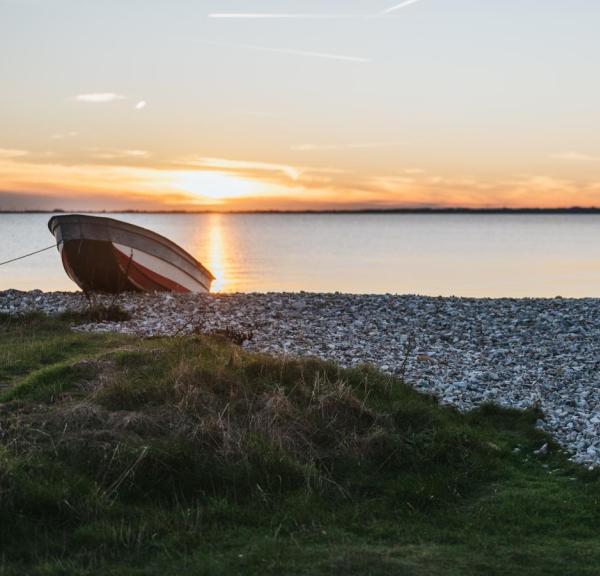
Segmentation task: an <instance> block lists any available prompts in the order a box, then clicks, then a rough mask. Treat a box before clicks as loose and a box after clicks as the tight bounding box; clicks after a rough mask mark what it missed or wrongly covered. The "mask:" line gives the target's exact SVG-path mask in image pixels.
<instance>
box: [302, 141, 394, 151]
mask: <svg viewBox="0 0 600 576" xmlns="http://www.w3.org/2000/svg"><path fill="white" fill-rule="evenodd" d="M404 145H405V142H353V143H350V144H295V145H294V146H291V150H293V151H294V152H313V151H327V150H369V149H376V148H395V147H397V146H404Z"/></svg>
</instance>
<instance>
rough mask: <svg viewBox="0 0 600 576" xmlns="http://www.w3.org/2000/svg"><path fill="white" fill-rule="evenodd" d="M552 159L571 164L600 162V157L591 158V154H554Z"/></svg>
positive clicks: (572, 152)
mask: <svg viewBox="0 0 600 576" xmlns="http://www.w3.org/2000/svg"><path fill="white" fill-rule="evenodd" d="M551 158H552V159H554V160H565V161H570V162H600V156H591V155H590V154H582V153H581V152H574V151H571V152H561V153H559V154H552V156H551Z"/></svg>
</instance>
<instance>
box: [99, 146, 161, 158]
mask: <svg viewBox="0 0 600 576" xmlns="http://www.w3.org/2000/svg"><path fill="white" fill-rule="evenodd" d="M87 150H88V152H91V157H92V158H96V159H98V160H118V159H123V158H128V159H136V158H148V156H150V153H149V152H148V151H147V150H136V149H129V150H122V149H113V148H111V149H102V148H88V149H87Z"/></svg>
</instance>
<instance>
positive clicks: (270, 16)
mask: <svg viewBox="0 0 600 576" xmlns="http://www.w3.org/2000/svg"><path fill="white" fill-rule="evenodd" d="M369 16H370V15H369V14H367V15H365V14H326V13H318V12H316V13H287V14H286V13H284V12H212V13H211V14H209V15H208V17H209V18H222V19H231V20H232V19H246V20H356V19H363V18H368V17H369Z"/></svg>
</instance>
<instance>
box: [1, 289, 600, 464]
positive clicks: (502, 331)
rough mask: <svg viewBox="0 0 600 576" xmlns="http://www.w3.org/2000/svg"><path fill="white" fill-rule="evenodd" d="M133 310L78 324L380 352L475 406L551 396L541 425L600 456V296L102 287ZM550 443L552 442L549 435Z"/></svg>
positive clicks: (9, 308) (442, 393) (304, 351)
mask: <svg viewBox="0 0 600 576" xmlns="http://www.w3.org/2000/svg"><path fill="white" fill-rule="evenodd" d="M113 301H114V302H115V303H116V304H118V305H119V306H121V307H122V308H124V309H125V310H127V311H128V312H129V313H130V314H131V319H130V320H128V321H124V322H118V323H113V322H106V323H100V324H88V325H84V326H78V327H77V329H78V330H85V331H92V332H103V331H116V332H121V333H127V334H135V335H138V336H142V337H150V336H174V335H184V334H188V333H192V332H198V331H205V332H211V331H215V330H224V329H230V330H236V331H242V332H247V333H251V335H252V338H251V339H250V340H248V341H247V342H245V343H244V347H245V348H248V349H250V350H254V351H260V352H266V353H270V354H285V355H289V356H306V355H309V356H316V357H319V358H323V359H326V360H333V361H335V362H338V363H340V364H341V365H344V366H353V365H356V364H361V363H370V364H373V365H375V366H377V367H378V368H380V369H381V370H383V371H385V372H388V373H391V374H401V375H403V376H404V378H405V381H406V382H407V383H408V384H410V385H412V386H414V387H415V388H416V389H418V390H420V391H423V392H427V393H431V394H434V395H435V396H437V397H438V398H439V399H440V401H441V402H443V403H445V404H449V405H452V406H455V407H457V408H458V409H460V410H469V409H472V408H474V407H476V406H478V405H481V404H483V403H489V402H494V403H497V404H499V405H502V406H505V407H513V408H528V407H531V406H536V407H539V408H541V410H542V411H543V413H544V415H545V417H544V419H543V420H540V421H539V422H538V426H539V427H540V428H543V429H544V430H546V431H548V432H550V433H551V434H552V435H553V437H554V438H555V439H556V441H557V442H558V443H559V444H561V445H562V446H563V447H564V448H565V449H566V450H568V451H569V453H570V454H571V455H572V459H573V460H574V461H576V462H579V463H582V464H585V465H588V466H590V467H596V466H598V465H600V300H599V299H563V298H554V299H466V298H431V297H422V296H395V295H349V294H337V293H335V294H313V293H265V294H250V293H244V294H241V293H240V294H231V295H220V294H215V295H196V294H194V295H175V294H156V295H145V294H126V295H120V296H118V298H116V300H115V299H114V297H107V296H104V297H103V296H94V303H96V304H110V303H112V302H113ZM88 305H89V303H88V300H87V299H86V298H85V297H84V295H83V294H81V293H72V292H41V291H38V290H35V291H31V292H20V291H16V290H7V291H4V292H0V313H3V314H9V315H19V314H23V313H28V312H32V311H34V310H37V311H41V312H44V313H47V314H58V313H61V312H65V311H72V310H73V311H74V310H81V309H84V308H85V307H86V306H88ZM541 448H542V449H543V447H541Z"/></svg>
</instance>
